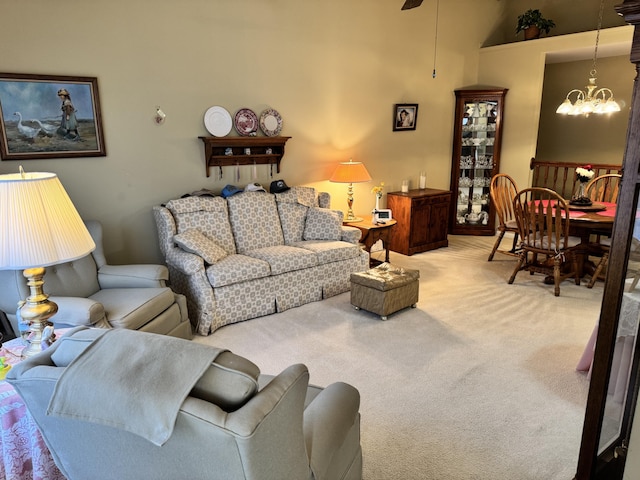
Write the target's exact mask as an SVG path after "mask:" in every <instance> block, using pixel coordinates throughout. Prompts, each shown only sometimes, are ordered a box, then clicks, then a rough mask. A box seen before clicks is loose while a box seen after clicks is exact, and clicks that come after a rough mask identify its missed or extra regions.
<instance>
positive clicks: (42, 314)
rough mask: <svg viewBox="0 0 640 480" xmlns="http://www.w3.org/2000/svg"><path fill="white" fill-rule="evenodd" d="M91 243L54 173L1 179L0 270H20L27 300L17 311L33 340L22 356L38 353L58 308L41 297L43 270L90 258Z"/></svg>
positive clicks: (92, 245) (92, 248) (3, 176)
mask: <svg viewBox="0 0 640 480" xmlns="http://www.w3.org/2000/svg"><path fill="white" fill-rule="evenodd" d="M94 249H95V243H94V242H93V239H92V238H91V235H90V234H89V231H88V230H87V228H86V227H85V224H84V222H83V221H82V219H81V218H80V215H79V214H78V212H77V210H76V209H75V207H74V205H73V203H72V202H71V200H70V198H69V196H68V195H67V192H66V191H65V189H64V187H63V186H62V184H61V183H60V180H59V179H58V176H57V175H56V174H55V173H42V172H34V173H26V172H24V170H23V169H22V167H20V173H16V174H6V175H0V270H24V272H23V274H24V276H25V277H26V279H27V285H28V286H29V290H30V295H29V296H28V297H27V298H26V300H25V301H24V303H23V302H20V303H21V304H22V305H21V306H20V307H19V315H20V316H21V317H22V319H23V321H24V322H25V323H27V324H28V325H29V330H30V332H31V338H30V342H29V345H28V346H27V348H25V349H24V351H23V353H22V355H23V356H24V357H29V356H32V355H35V354H36V353H38V352H40V351H42V347H43V344H42V333H43V330H44V329H45V327H46V326H47V325H48V324H49V318H51V317H52V316H53V315H55V314H56V312H57V311H58V306H57V305H56V304H55V303H54V302H52V301H50V300H49V298H48V295H46V294H45V293H44V288H43V285H44V280H43V277H44V275H45V267H48V266H50V265H56V264H59V263H64V262H70V261H73V260H76V259H78V258H82V257H84V256H85V255H88V254H89V253H91V252H92V251H93V250H94Z"/></svg>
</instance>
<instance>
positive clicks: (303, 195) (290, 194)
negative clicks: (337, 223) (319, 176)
mask: <svg viewBox="0 0 640 480" xmlns="http://www.w3.org/2000/svg"><path fill="white" fill-rule="evenodd" d="M275 195H276V201H277V202H278V203H298V204H300V205H304V206H305V207H317V206H318V196H317V194H316V189H315V188H313V187H302V186H299V185H296V186H295V187H291V188H290V189H289V190H287V191H286V192H282V193H276V194H275Z"/></svg>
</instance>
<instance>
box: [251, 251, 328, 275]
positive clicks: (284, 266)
mask: <svg viewBox="0 0 640 480" xmlns="http://www.w3.org/2000/svg"><path fill="white" fill-rule="evenodd" d="M247 255H249V256H251V257H253V258H259V259H260V260H264V261H265V262H267V263H268V264H269V265H270V266H271V275H280V274H281V273H286V272H292V271H294V270H303V269H305V268H311V267H315V266H316V265H317V264H318V257H317V255H316V254H315V253H314V252H312V251H311V250H308V249H304V248H296V247H291V246H289V245H276V246H275V247H265V248H259V249H257V250H252V251H251V252H248V253H247Z"/></svg>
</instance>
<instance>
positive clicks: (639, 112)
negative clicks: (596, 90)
mask: <svg viewBox="0 0 640 480" xmlns="http://www.w3.org/2000/svg"><path fill="white" fill-rule="evenodd" d="M616 10H617V11H618V13H619V14H621V15H623V16H624V18H625V20H626V21H627V22H628V23H630V24H632V25H634V26H635V33H634V36H633V44H632V47H631V62H632V63H634V64H635V67H636V78H635V80H634V87H633V95H632V100H631V109H630V112H631V113H630V118H629V126H628V130H627V145H626V148H625V154H624V160H623V164H622V168H623V176H622V181H621V186H620V192H619V196H618V204H617V209H616V218H615V223H614V227H613V234H612V242H611V254H610V258H609V263H608V265H607V276H606V280H605V285H604V293H603V299H602V310H601V313H600V320H599V325H598V335H597V339H596V348H595V352H594V359H593V364H592V368H591V380H590V384H589V396H588V398H587V406H586V412H585V420H584V427H583V431H582V443H581V445H580V454H579V458H578V466H577V470H576V475H575V477H574V480H622V479H623V476H624V478H625V479H631V478H639V477H638V475H639V472H638V470H639V468H640V467H638V465H640V462H638V461H637V460H634V461H633V462H632V461H631V460H630V457H629V458H628V456H627V449H628V445H629V438H630V437H631V432H632V426H633V432H634V433H633V437H634V440H633V441H634V442H635V444H632V445H631V447H630V448H631V449H635V451H636V452H637V451H638V449H640V445H638V444H637V442H638V440H637V439H636V438H640V436H639V435H638V432H640V417H636V418H635V422H634V413H635V410H636V406H637V405H638V387H639V383H640V382H639V380H640V377H639V372H640V371H639V368H638V367H639V363H640V362H639V360H640V350H639V343H638V342H637V337H638V323H639V320H640V282H639V281H638V280H640V199H639V197H640V195H639V194H640V133H639V132H640V86H639V83H638V73H639V71H640V67H639V66H640V29H639V27H638V25H639V24H640V0H630V1H625V2H624V3H623V4H620V5H617V6H616ZM634 423H635V425H633V424H634ZM636 455H637V454H636ZM625 468H630V469H635V471H633V472H631V471H627V472H625Z"/></svg>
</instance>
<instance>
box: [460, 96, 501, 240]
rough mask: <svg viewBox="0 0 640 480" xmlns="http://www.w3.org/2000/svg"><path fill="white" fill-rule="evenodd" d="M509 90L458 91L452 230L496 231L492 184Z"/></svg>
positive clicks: (472, 233) (468, 231) (496, 169)
mask: <svg viewBox="0 0 640 480" xmlns="http://www.w3.org/2000/svg"><path fill="white" fill-rule="evenodd" d="M506 93H507V89H506V88H495V87H466V88H461V89H458V90H456V91H455V94H456V111H455V126H454V132H453V159H452V165H451V191H452V208H451V209H450V220H449V225H450V229H449V233H453V234H469V235H494V234H495V226H494V224H495V209H494V208H493V205H492V204H491V199H490V197H489V186H490V184H491V178H492V177H493V175H495V174H496V173H498V171H499V170H498V167H499V164H500V142H501V139H502V112H503V105H504V97H505V95H506Z"/></svg>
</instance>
